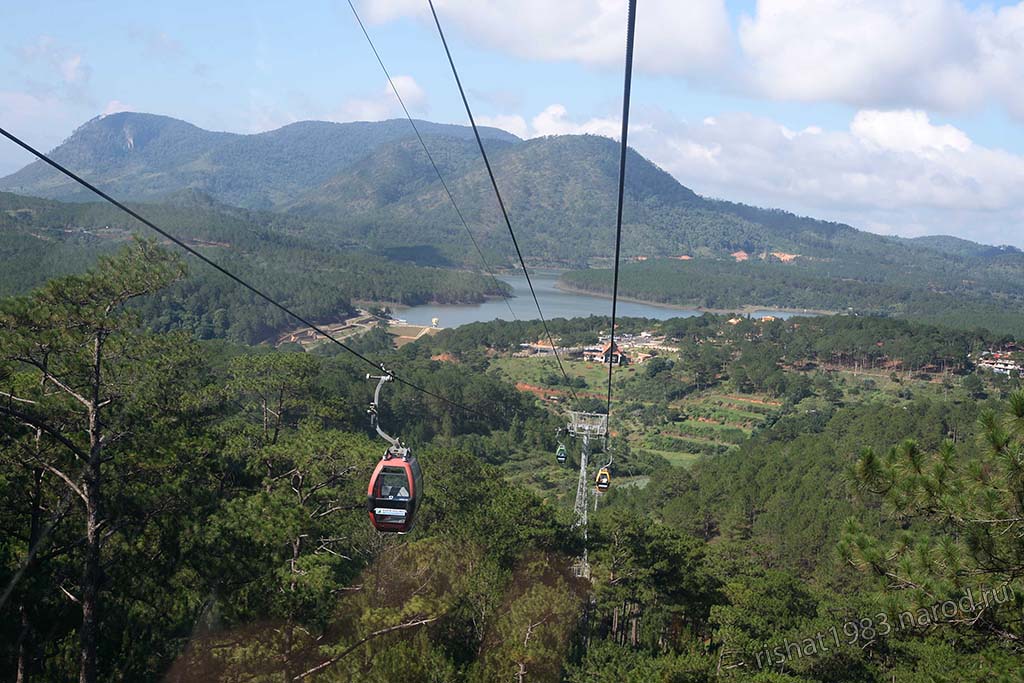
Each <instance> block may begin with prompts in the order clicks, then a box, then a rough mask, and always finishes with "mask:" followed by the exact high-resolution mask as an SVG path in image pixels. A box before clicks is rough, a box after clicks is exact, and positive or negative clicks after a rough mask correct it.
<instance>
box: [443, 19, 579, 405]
mask: <svg viewBox="0 0 1024 683" xmlns="http://www.w3.org/2000/svg"><path fill="white" fill-rule="evenodd" d="M427 2H428V3H429V4H430V12H431V14H433V15H434V24H435V25H436V26H437V33H438V35H439V36H441V44H442V45H444V52H445V54H446V55H447V56H448V64H449V65H451V68H452V75H454V76H455V84H456V85H457V86H458V87H459V95H461V96H462V104H463V105H464V106H465V108H466V115H467V116H469V124H470V126H472V128H473V135H474V137H476V144H477V147H479V148H480V156H482V157H483V160H484V166H486V167H487V175H488V177H490V179H491V187H492V188H494V196H495V197H497V199H498V207H499V208H500V209H501V215H502V217H503V218H504V219H505V226H506V227H507V228H508V234H509V235H510V236H511V237H512V245H513V246H514V247H515V249H516V256H517V257H518V258H519V265H520V266H522V268H523V275H525V276H526V284H527V285H529V286H530V294H531V295H532V296H533V303H534V304H535V305H536V306H537V315H539V316H540V322H541V325H543V327H544V334H545V335H546V336H547V338H548V342H549V343H550V344H551V351H552V352H553V353H554V355H555V361H556V362H557V363H558V369H559V370H560V371H561V373H562V377H563V378H564V379H565V384H566V386H567V387H568V388H569V393H570V394H572V398H573V400H574V401H579V397H578V396H577V395H576V391H575V390H574V389H573V387H572V382H571V381H570V380H569V375H568V374H566V372H565V367H564V366H563V365H562V359H561V358H560V357H559V355H558V347H557V346H556V345H555V339H554V337H552V336H551V330H549V329H548V322H547V320H546V319H545V318H544V312H543V311H542V310H541V307H540V300H539V299H538V298H537V292H536V290H535V289H534V288H533V280H532V279H531V278H530V271H529V270H527V268H526V261H525V260H524V259H523V252H522V250H521V249H520V248H519V240H517V239H516V233H515V230H513V229H512V221H511V220H509V217H508V211H507V210H506V208H505V202H504V200H503V199H502V198H501V192H500V191H499V190H498V181H497V180H495V178H494V170H493V169H492V168H491V162H490V160H489V159H488V158H487V151H486V150H485V149H484V143H483V140H482V139H481V138H480V131H479V129H477V126H476V120H475V119H474V118H473V110H472V109H471V108H470V106H469V100H468V99H466V91H465V90H464V89H463V88H462V80H461V79H460V78H459V71H458V69H456V68H455V60H454V59H452V53H451V50H449V49H448V41H447V40H446V39H445V37H444V30H443V29H442V28H441V20H440V19H438V16H437V10H436V9H434V1H433V0H427Z"/></svg>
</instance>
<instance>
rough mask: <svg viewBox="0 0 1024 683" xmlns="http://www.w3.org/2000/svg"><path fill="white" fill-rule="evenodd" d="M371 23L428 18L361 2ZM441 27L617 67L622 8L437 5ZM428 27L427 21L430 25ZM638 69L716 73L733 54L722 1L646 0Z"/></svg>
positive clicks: (608, 4) (372, 0)
mask: <svg viewBox="0 0 1024 683" xmlns="http://www.w3.org/2000/svg"><path fill="white" fill-rule="evenodd" d="M361 4H362V5H363V6H364V9H365V10H366V16H367V18H368V19H370V20H371V21H374V22H386V21H392V20H394V19H397V18H400V17H403V16H418V17H421V18H423V19H424V20H426V19H427V18H429V17H430V13H429V9H427V8H426V3H423V2H420V1H419V0H365V1H364V2H362V3H361ZM434 4H435V6H436V7H437V12H438V15H439V17H440V18H441V23H442V26H444V27H445V29H446V32H448V33H450V32H451V31H450V30H448V29H449V27H450V26H451V27H458V28H459V29H461V35H462V36H463V37H465V38H466V39H468V40H471V41H473V42H474V43H476V44H478V45H483V46H485V47H488V48H497V49H499V50H502V51H506V52H509V53H511V54H514V55H516V56H518V57H523V58H526V59H539V60H556V61H575V62H580V63H582V64H587V65H590V66H601V67H608V66H612V67H619V66H620V65H621V63H622V59H623V55H624V54H625V31H626V4H625V3H623V2H620V1H619V0H558V1H557V2H552V1H551V0H519V1H518V2H508V1H507V0H437V2H435V3H434ZM430 21H432V19H430ZM636 30H637V36H638V38H637V42H636V56H635V60H636V64H637V68H639V69H644V70H647V71H650V72H653V73H684V74H703V73H709V72H718V71H719V70H720V68H721V66H722V64H724V63H727V62H728V60H729V55H730V52H731V51H732V48H733V40H732V35H731V29H730V26H729V16H728V12H727V11H726V9H725V3H724V1H723V0H686V1H685V2H680V1H679V0H645V2H642V3H640V6H639V8H638V9H637V29H636Z"/></svg>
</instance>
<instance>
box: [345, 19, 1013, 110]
mask: <svg viewBox="0 0 1024 683" xmlns="http://www.w3.org/2000/svg"><path fill="white" fill-rule="evenodd" d="M361 4H362V5H363V9H364V10H365V12H366V16H367V17H368V18H370V19H371V20H372V21H375V22H387V21H392V20H395V19H398V18H401V17H405V16H416V17H419V18H420V19H421V20H422V21H424V22H430V21H431V20H430V15H429V10H427V9H425V3H423V2H420V0H363V2H362V3H361ZM435 4H436V5H437V8H438V13H439V15H440V16H441V20H442V22H443V23H444V24H445V25H446V27H447V26H448V25H450V26H451V27H452V31H449V32H450V33H452V32H455V29H458V31H459V32H458V35H459V36H460V37H461V38H463V39H465V40H468V41H471V42H472V43H474V44H475V45H477V46H481V47H484V48H486V49H492V50H497V51H500V52H505V53H508V54H511V55H514V56H516V57H520V58H525V59H531V60H543V61H571V62H576V63H580V64H584V65H587V66H599V67H613V68H621V64H622V59H623V53H624V46H623V36H624V33H625V30H624V29H625V3H623V2H621V1H619V0H559V1H558V2H551V1H550V0H521V1H520V2H507V1H506V0H437V1H436V2H435ZM734 24H735V25H734ZM429 30H433V27H432V26H430V28H429ZM1021 35H1024V2H1020V3H1018V4H1016V5H1009V6H1005V7H1000V8H998V9H994V8H992V7H991V6H989V5H985V4H983V5H981V6H979V7H974V8H971V7H968V6H967V5H965V3H964V2H963V0H757V2H756V5H755V8H754V10H753V12H752V13H751V14H749V15H741V16H740V17H739V19H738V20H737V21H736V22H732V21H731V20H730V17H729V14H728V11H727V10H726V7H725V2H724V0H686V1H685V2H684V1H681V0H647V1H645V2H643V3H640V6H639V8H638V10H637V39H636V51H637V52H636V68H637V70H638V72H644V73H649V74H659V75H668V76H677V77H685V78H696V79H699V80H701V81H702V82H705V83H713V84H714V86H715V87H716V88H720V89H722V90H726V91H730V92H733V93H739V94H743V95H748V96H751V95H752V96H756V97H767V98H772V99H778V100H790V101H806V102H839V103H844V104H849V105H851V106H855V107H858V108H879V109H892V108H903V107H911V108H923V109H931V110H939V111H968V110H976V109H980V108H982V107H984V106H986V105H988V104H991V103H997V104H999V105H1001V106H1004V107H1006V109H1007V110H1008V111H1009V112H1010V113H1011V114H1012V115H1013V116H1015V117H1017V118H1020V119H1024V88H1021V87H1020V83H1022V82H1024V40H1021Z"/></svg>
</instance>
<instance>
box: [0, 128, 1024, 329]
mask: <svg viewBox="0 0 1024 683" xmlns="http://www.w3.org/2000/svg"><path fill="white" fill-rule="evenodd" d="M417 125H419V126H420V128H421V131H422V134H423V136H424V138H423V139H424V144H426V145H427V147H428V149H430V150H431V157H432V159H433V163H432V162H431V159H428V157H427V155H426V154H425V153H424V151H423V148H422V147H421V146H420V143H419V141H418V140H417V139H416V138H415V136H414V135H413V132H412V128H411V127H410V126H409V125H408V122H403V121H383V122H378V123H351V124H334V123H325V122H302V123H296V124H292V125H289V126H285V127H284V128H281V129H278V130H276V131H270V132H267V133H262V134H260V135H234V134H227V133H213V132H210V131H204V130H202V129H199V128H196V127H195V126H192V125H190V124H188V123H186V122H184V121H178V120H175V119H171V118H168V117H162V116H155V115H151V114H137V113H127V112H126V113H120V114H115V115H111V116H107V117H100V118H97V119H94V120H92V121H89V122H87V123H86V124H84V125H83V126H81V127H80V128H79V129H78V130H77V131H75V132H74V133H73V134H72V135H71V136H70V137H69V138H68V140H66V141H65V142H64V143H63V144H61V145H60V146H58V147H57V148H56V149H55V150H54V151H53V155H54V158H55V159H57V160H58V161H62V162H64V163H66V164H69V165H70V167H71V168H73V169H77V170H78V171H79V172H80V173H84V174H85V175H87V176H88V177H90V178H92V179H93V180H94V181H95V182H98V183H100V185H101V186H103V187H105V188H106V189H108V190H110V191H112V192H114V193H115V194H116V195H117V196H118V197H120V198H122V199H125V200H129V201H145V202H146V205H145V210H146V211H145V213H146V214H147V215H148V216H150V217H151V218H152V219H154V220H156V222H157V223H158V224H160V225H166V226H169V227H171V228H174V229H176V230H178V231H179V232H183V233H184V234H186V235H188V236H189V237H190V238H192V239H195V240H201V241H203V242H201V243H206V244H205V248H213V249H216V248H220V249H222V250H224V249H226V248H225V247H223V246H220V247H218V246H216V245H217V244H221V243H226V244H229V245H232V246H231V249H230V251H232V252H238V251H247V252H250V253H253V254H255V253H256V252H259V253H258V255H257V257H256V260H257V261H260V260H262V261H265V262H266V263H268V264H271V265H276V267H277V270H279V271H281V272H278V273H274V274H272V275H271V276H270V277H272V278H273V279H274V280H275V286H276V291H278V292H279V293H281V294H282V295H284V294H289V295H291V296H292V297H293V299H292V303H295V304H296V305H298V304H299V303H300V302H301V303H302V305H304V306H307V307H308V308H309V309H310V314H318V313H319V312H318V311H316V310H315V309H316V308H317V304H316V303H315V302H313V301H309V300H308V299H309V297H308V295H307V294H306V293H303V292H302V291H301V290H302V289H303V288H305V287H307V285H309V284H310V283H311V282H315V285H314V286H315V288H316V289H322V288H323V287H325V286H327V285H329V283H330V282H331V280H332V279H333V280H334V281H336V282H339V284H340V287H339V290H340V292H339V294H338V296H337V297H336V298H337V299H339V300H340V299H344V298H347V299H350V300H351V299H371V298H381V299H387V300H389V301H397V302H404V303H412V302H419V301H423V300H425V299H426V298H439V297H440V295H441V293H443V292H447V293H450V294H449V296H450V297H451V300H459V301H479V300H481V298H482V297H483V296H485V295H488V294H495V293H497V290H498V289H500V288H501V285H499V284H497V283H495V282H494V281H493V280H491V281H490V283H489V284H488V282H487V280H486V279H476V278H472V277H469V278H467V277H463V276H461V275H460V276H455V275H447V274H444V273H439V272H434V271H431V272H427V271H415V270H410V269H409V268H404V267H402V266H411V265H418V266H428V267H445V268H470V269H473V270H481V263H480V260H479V256H478V254H477V253H476V250H475V249H470V248H467V239H466V234H465V227H464V226H463V225H462V222H461V220H460V218H459V213H456V211H455V209H454V208H453V206H452V204H451V201H450V200H449V197H448V193H447V192H446V189H445V187H444V186H442V184H441V183H440V182H439V180H438V179H437V175H436V173H435V172H434V168H433V164H436V165H437V168H438V169H439V171H440V172H441V173H442V174H443V176H444V177H445V178H446V184H447V185H448V189H450V190H451V195H452V197H454V198H455V200H456V201H457V202H458V205H459V209H460V212H461V214H462V216H464V217H465V219H466V221H467V224H468V225H469V226H470V228H471V230H472V231H473V234H474V235H475V239H476V241H477V242H478V244H479V245H480V248H481V250H482V252H483V253H484V255H485V257H486V259H487V261H488V262H489V264H490V266H491V267H492V268H494V269H498V270H501V269H505V268H509V267H512V266H518V263H517V261H516V259H515V255H514V252H513V250H512V249H511V244H510V242H509V240H508V238H507V235H506V229H505V227H504V223H503V220H502V217H501V214H500V213H499V211H498V206H497V203H496V202H495V201H494V199H493V197H492V195H491V192H490V188H489V181H488V179H487V176H486V174H485V173H484V169H483V168H482V165H481V163H480V160H479V154H478V151H477V149H476V146H475V144H474V142H473V139H472V135H471V131H470V129H468V128H465V127H463V126H453V125H441V124H431V123H429V122H420V123H419V124H417ZM483 139H484V143H485V144H486V146H487V148H488V149H489V150H490V157H491V159H492V161H493V164H494V168H495V172H496V173H497V174H498V176H499V177H500V178H501V179H502V181H501V189H502V193H503V197H504V199H505V202H506V204H507V207H508V209H509V212H510V215H511V220H512V224H513V225H514V226H515V229H516V232H517V235H518V239H519V240H520V241H521V244H522V247H523V250H524V252H525V253H526V254H528V255H530V256H532V257H533V258H534V259H535V263H537V264H543V265H547V266H552V267H557V268H566V267H569V268H576V269H581V270H580V272H573V273H570V274H567V275H566V276H565V282H566V283H568V284H570V285H571V286H573V287H577V288H580V289H584V290H587V291H591V292H608V291H609V290H610V288H611V277H610V274H609V273H607V272H605V271H604V270H600V269H599V268H601V267H603V266H607V265H608V250H607V245H608V244H611V243H613V235H612V229H613V226H614V220H613V219H614V216H615V208H616V207H615V205H614V197H615V191H614V190H615V187H616V181H617V173H618V171H617V169H618V166H617V158H618V157H617V153H618V150H617V146H616V144H615V143H614V141H612V140H609V139H606V138H602V137H599V136H593V135H582V136H580V135H576V136H573V135H562V136H549V137H542V138H534V139H530V140H520V139H518V138H516V137H515V136H513V135H510V134H508V133H504V132H502V131H499V130H497V129H485V130H484V131H483ZM628 164H629V169H630V172H629V174H627V177H626V186H625V198H624V201H625V203H624V207H623V210H624V214H623V217H624V226H623V229H624V234H625V236H626V239H625V240H624V243H623V244H624V249H625V251H624V256H626V257H635V258H646V259H648V260H647V261H646V262H643V263H635V264H631V265H629V266H628V267H626V268H625V269H624V272H623V283H622V284H623V288H624V290H623V291H624V293H625V294H627V295H630V296H635V297H638V298H642V299H645V300H649V301H656V302H666V303H675V304H683V305H687V306H703V307H705V308H713V309H719V308H738V307H743V306H749V305H752V306H771V307H787V308H796V309H815V310H830V311H849V310H853V311H857V312H863V313H871V314H882V315H896V316H902V317H907V318H913V319H916V320H923V321H927V322H932V323H947V324H950V325H951V326H953V327H965V326H966V327H987V328H988V329H991V330H993V331H998V332H1000V333H1011V334H1024V317H1022V315H1021V314H1020V313H1018V312H1016V311H1018V310H1019V309H1020V307H1021V304H1022V303H1024V301H1022V299H1021V295H1020V292H1021V291H1022V289H1024V253H1022V252H1021V251H1020V250H1019V249H1016V248H1013V247H1008V246H1001V247H997V246H986V245H980V244H974V243H972V242H968V241H966V240H960V239H956V238H952V237H943V236H933V237H925V238H918V239H903V238H898V237H890V236H882V235H876V234H872V233H868V232H864V231H861V230H857V229H855V228H853V227H851V226H848V225H843V224H839V223H833V222H827V221H821V220H816V219H814V218H810V217H803V216H797V215H794V214H792V213H789V212H786V211H781V210H774V209H763V208H757V207H752V206H746V205H743V204H737V203H733V202H728V201H722V200H713V199H708V198H705V197H701V196H699V195H697V194H696V193H694V192H693V191H692V190H690V189H689V188H687V187H684V186H683V185H681V184H680V183H679V182H677V181H676V180H675V179H674V178H673V177H672V176H671V175H670V174H668V173H666V172H665V171H664V170H662V169H660V168H658V167H657V166H656V165H655V164H653V163H651V162H650V161H649V160H647V159H645V158H643V157H642V156H641V155H639V154H638V153H636V152H634V151H630V153H629V157H628ZM55 173H56V172H55V171H53V170H52V169H49V168H47V167H45V166H44V165H43V164H42V163H41V162H36V163H34V164H31V165H29V166H27V167H26V168H24V169H22V170H21V171H18V172H17V173H14V174H12V175H10V176H7V177H6V178H3V179H0V189H7V190H12V191H16V192H18V193H21V194H30V195H35V196H42V197H50V198H51V199H61V200H71V201H74V202H78V203H79V204H77V205H75V204H66V203H60V202H54V201H46V200H41V199H36V198H32V197H19V196H18V195H11V194H0V228H10V230H4V232H5V233H11V232H13V233H15V236H14V237H12V236H11V235H10V234H4V235H3V237H2V239H3V241H4V242H6V244H4V245H3V246H4V248H5V249H6V250H7V253H9V254H11V255H12V256H14V255H18V254H23V253H25V250H26V249H32V248H33V247H31V246H27V245H24V244H21V243H20V240H21V239H22V238H23V234H22V233H23V232H24V231H31V232H32V233H33V234H35V235H36V237H37V238H38V239H41V237H40V235H43V236H48V237H51V238H52V237H54V235H53V234H51V233H43V232H40V231H39V230H37V229H35V228H38V227H40V226H49V227H54V226H56V227H59V228H67V227H68V226H69V225H74V226H78V227H88V228H102V227H104V226H107V225H112V226H121V227H124V219H122V218H120V217H118V216H117V215H116V213H115V211H116V209H114V208H113V207H106V206H101V205H98V204H89V203H88V200H90V199H91V198H90V197H85V196H84V195H82V194H81V192H80V191H79V190H78V189H76V188H74V187H72V185H70V184H69V182H70V181H66V180H65V179H62V178H60V177H57V176H56V175H54V174H55ZM239 207H244V208H239ZM128 227H134V226H128ZM99 235H100V236H101V237H102V236H104V235H106V236H107V237H109V234H107V233H99ZM62 239H64V240H66V239H68V236H67V235H65V236H63V238H62ZM11 240H15V241H16V242H18V243H16V244H11ZM254 240H257V241H258V244H257V243H256V242H254ZM209 243H213V244H209ZM38 247H39V245H35V248H37V249H38ZM96 248H97V247H96V246H95V245H94V246H84V245H80V244H75V245H74V249H73V250H74V251H75V252H76V253H75V254H74V255H73V256H72V257H71V258H68V259H66V258H63V257H62V256H61V257H58V256H57V255H54V256H47V257H45V258H42V257H41V259H40V260H41V262H42V263H43V265H48V266H50V270H47V269H43V268H40V269H38V271H37V273H36V274H34V275H33V274H32V273H26V274H25V275H27V277H28V280H27V282H26V284H24V285H22V288H21V289H17V288H16V286H17V285H16V284H15V285H13V286H12V282H14V283H16V282H18V281H17V280H14V279H13V278H8V279H7V280H6V281H0V288H2V289H0V292H3V293H20V292H23V291H26V290H25V289H24V287H26V286H34V285H38V284H40V283H41V282H42V281H44V280H45V278H46V277H49V276H52V275H59V274H66V273H69V272H77V271H75V269H78V270H79V271H80V266H81V265H82V264H83V263H86V262H89V261H88V258H87V255H88V253H89V250H90V249H96ZM291 250H297V251H298V252H300V253H297V254H292V253H286V252H289V251H291ZM50 251H51V253H53V251H54V250H50ZM61 251H62V252H64V253H67V252H69V251H71V249H62V250H61ZM318 251H321V252H323V255H324V261H325V262H326V263H324V264H323V265H322V266H321V265H320V264H317V265H316V266H314V265H313V264H312V263H311V262H310V259H309V258H308V256H309V255H314V254H316V253H317V252H318ZM271 252H273V253H271ZM731 254H741V258H746V259H747V260H745V261H742V262H737V261H734V260H733V257H732V256H731ZM363 255H366V257H367V258H363ZM378 257H379V259H378ZM666 257H675V258H676V259H677V258H679V257H690V258H691V259H692V260H689V261H680V260H674V259H673V258H666ZM46 259H50V261H49V262H48V261H47V260H46ZM380 259H383V260H380ZM393 262H398V264H394V263H393ZM359 265H365V266H367V267H370V268H371V269H372V271H373V273H374V275H375V277H374V278H368V277H366V272H367V271H366V269H365V268H364V269H363V270H361V271H359V273H358V274H357V275H356V276H355V277H353V278H351V279H350V280H345V275H344V274H345V273H348V272H350V271H352V270H353V269H355V266H359ZM260 266H261V267H262V264H260ZM350 266H351V267H350ZM299 267H301V268H304V272H302V273H301V274H299V273H298V268H299ZM587 268H591V269H593V268H598V269H597V270H582V269H587ZM392 271H393V275H391V273H392ZM385 273H388V276H384V277H376V276H377V275H384V274H385ZM19 275H20V274H19ZM446 278H448V280H446ZM371 281H373V282H386V283H388V285H387V286H386V287H384V288H383V289H382V290H381V291H377V290H374V289H372V288H370V287H369V286H368V284H367V283H369V282H371ZM392 283H394V284H392ZM364 290H369V291H364ZM185 298H189V297H185ZM201 298H208V296H207V295H205V294H204V295H202V297H201ZM192 299H193V300H195V299H196V297H192ZM221 303H226V302H221ZM231 303H232V304H233V306H234V305H235V304H239V303H242V302H238V301H235V302H231ZM334 303H335V302H330V304H329V305H331V306H333V305H334ZM212 305H214V308H213V310H208V311H207V310H203V311H199V310H194V311H191V312H190V318H202V320H201V322H199V323H194V322H192V321H191V320H189V321H186V324H188V325H192V326H193V327H194V326H196V325H199V326H201V327H203V328H204V329H206V330H207V333H209V334H213V335H222V334H224V333H225V331H229V332H228V333H229V334H230V336H231V338H232V339H236V340H245V341H253V340H254V339H256V338H257V337H258V335H260V334H262V333H263V331H262V330H258V329H257V328H258V325H256V324H255V323H253V322H252V321H251V320H245V321H232V322H230V323H227V324H225V322H224V321H223V320H220V319H219V318H218V319H217V320H214V319H213V318H214V313H215V312H216V311H224V310H228V307H227V306H224V305H219V304H218V303H217V302H212ZM231 310H234V308H232V309H231ZM246 318H251V316H250V315H248V314H246ZM254 335H255V336H254Z"/></svg>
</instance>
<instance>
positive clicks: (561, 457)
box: [555, 443, 566, 463]
mask: <svg viewBox="0 0 1024 683" xmlns="http://www.w3.org/2000/svg"><path fill="white" fill-rule="evenodd" d="M565 458H566V450H565V444H561V443H560V444H558V450H557V451H556V452H555V459H556V460H558V462H560V463H563V462H565Z"/></svg>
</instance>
